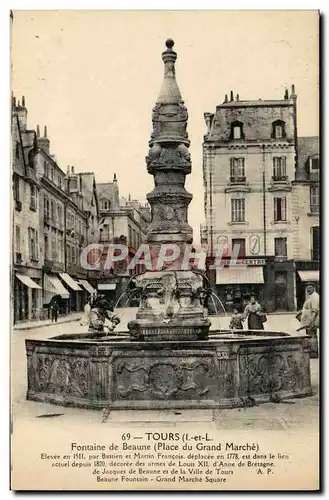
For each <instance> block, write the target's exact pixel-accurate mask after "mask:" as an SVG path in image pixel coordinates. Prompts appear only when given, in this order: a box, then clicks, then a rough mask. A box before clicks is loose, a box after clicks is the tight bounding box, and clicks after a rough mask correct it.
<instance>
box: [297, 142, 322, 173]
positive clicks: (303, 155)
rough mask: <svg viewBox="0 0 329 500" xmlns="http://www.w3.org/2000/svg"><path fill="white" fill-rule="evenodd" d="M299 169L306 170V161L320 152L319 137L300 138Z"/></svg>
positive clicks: (298, 148)
mask: <svg viewBox="0 0 329 500" xmlns="http://www.w3.org/2000/svg"><path fill="white" fill-rule="evenodd" d="M297 144H298V145H297V152H298V167H299V168H304V167H305V163H306V161H307V160H308V159H309V158H310V157H311V156H314V155H316V154H319V152H320V141H319V137H318V136H310V137H298V143H297Z"/></svg>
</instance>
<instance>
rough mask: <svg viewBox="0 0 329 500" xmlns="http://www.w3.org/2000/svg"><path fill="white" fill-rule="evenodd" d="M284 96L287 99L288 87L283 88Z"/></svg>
mask: <svg viewBox="0 0 329 500" xmlns="http://www.w3.org/2000/svg"><path fill="white" fill-rule="evenodd" d="M284 98H285V99H289V94H288V89H285V91H284Z"/></svg>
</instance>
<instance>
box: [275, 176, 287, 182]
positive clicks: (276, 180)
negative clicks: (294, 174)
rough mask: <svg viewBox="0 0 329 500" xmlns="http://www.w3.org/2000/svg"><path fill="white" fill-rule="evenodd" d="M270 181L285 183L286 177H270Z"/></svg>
mask: <svg viewBox="0 0 329 500" xmlns="http://www.w3.org/2000/svg"><path fill="white" fill-rule="evenodd" d="M272 181H273V182H287V181H288V176H287V175H272Z"/></svg>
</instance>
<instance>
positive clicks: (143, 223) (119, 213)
mask: <svg viewBox="0 0 329 500" xmlns="http://www.w3.org/2000/svg"><path fill="white" fill-rule="evenodd" d="M97 196H98V202H99V211H100V220H101V222H100V238H99V242H100V243H101V244H102V245H103V255H102V263H105V261H106V257H107V254H108V248H109V245H110V244H111V243H119V244H122V245H125V246H127V247H128V255H127V257H126V258H125V260H124V261H122V262H117V263H115V264H114V265H113V267H112V269H104V266H101V269H100V271H95V272H93V276H95V279H96V278H97V279H98V290H99V292H101V293H103V294H104V295H106V296H107V298H108V299H110V300H112V301H113V302H116V301H117V300H118V299H119V297H120V296H121V295H122V294H123V293H124V291H125V290H126V288H127V284H128V282H129V279H130V277H131V276H132V275H133V274H135V273H137V272H140V271H141V269H140V267H141V266H137V267H136V269H135V270H128V269H127V266H128V263H129V261H130V259H131V258H132V257H133V256H134V255H135V253H136V250H137V249H138V247H139V246H140V244H141V243H142V242H143V241H144V238H145V234H146V228H147V226H148V224H149V221H150V209H149V207H148V205H146V204H144V205H143V204H141V203H139V202H138V201H137V200H131V199H130V197H129V199H128V200H126V199H125V198H122V197H120V194H119V187H118V180H117V177H116V174H114V177H113V182H108V183H100V184H97ZM120 305H121V303H120Z"/></svg>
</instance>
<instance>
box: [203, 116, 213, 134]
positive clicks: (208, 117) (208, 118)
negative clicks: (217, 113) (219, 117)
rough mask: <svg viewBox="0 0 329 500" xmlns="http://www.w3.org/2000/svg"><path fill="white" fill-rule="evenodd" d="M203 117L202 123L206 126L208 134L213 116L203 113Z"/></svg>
mask: <svg viewBox="0 0 329 500" xmlns="http://www.w3.org/2000/svg"><path fill="white" fill-rule="evenodd" d="M203 116H204V121H205V122H206V126H207V134H210V131H211V126H212V122H213V120H214V114H213V113H204V115H203Z"/></svg>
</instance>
